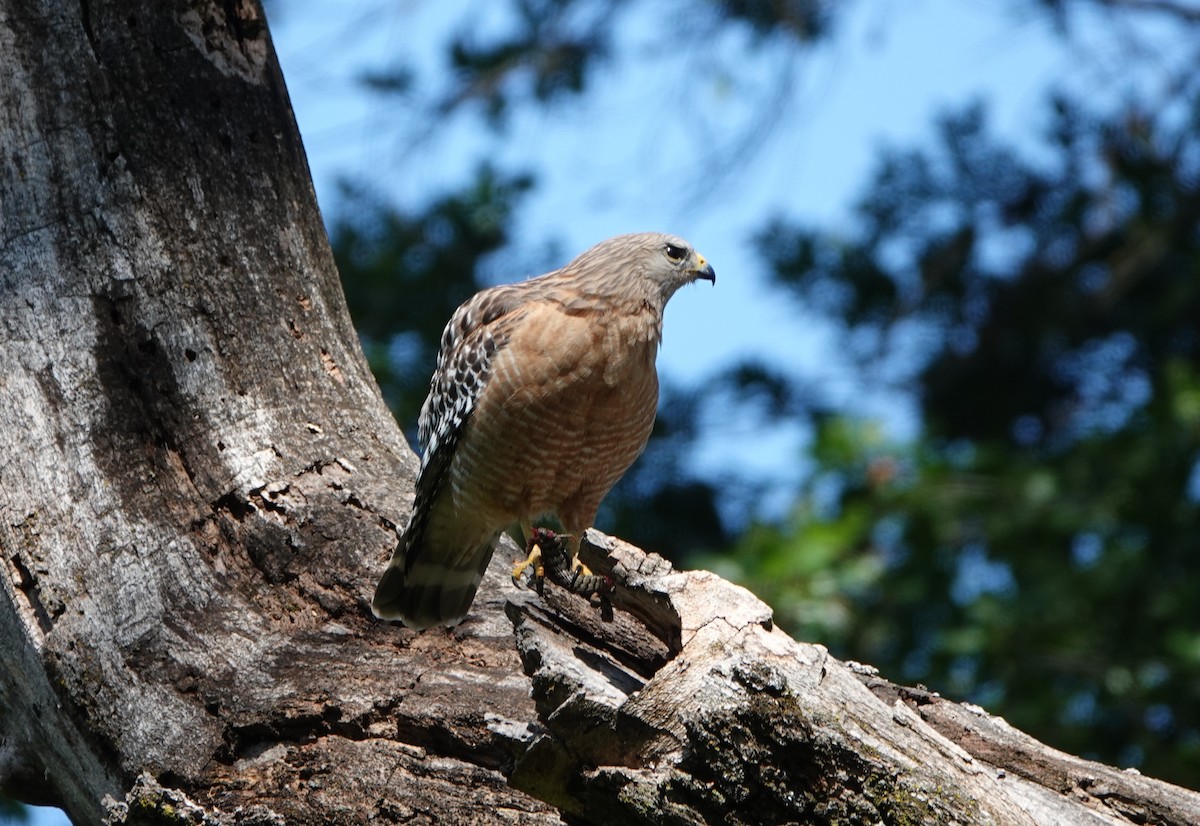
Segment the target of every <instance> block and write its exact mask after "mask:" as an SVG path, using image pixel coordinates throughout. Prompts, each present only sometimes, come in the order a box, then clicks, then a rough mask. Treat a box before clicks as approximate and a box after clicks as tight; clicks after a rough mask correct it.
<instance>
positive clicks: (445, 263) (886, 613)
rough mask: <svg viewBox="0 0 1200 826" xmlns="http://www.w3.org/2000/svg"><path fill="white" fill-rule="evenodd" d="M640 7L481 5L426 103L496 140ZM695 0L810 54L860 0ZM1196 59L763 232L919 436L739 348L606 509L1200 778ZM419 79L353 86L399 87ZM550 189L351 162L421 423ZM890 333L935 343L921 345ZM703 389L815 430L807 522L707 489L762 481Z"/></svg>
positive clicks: (353, 284)
mask: <svg viewBox="0 0 1200 826" xmlns="http://www.w3.org/2000/svg"><path fill="white" fill-rule="evenodd" d="M643 2H644V3H652V2H654V0H643ZM1009 4H1010V5H1011V6H1012V7H1013V8H1014V10H1017V11H1024V12H1027V13H1041V14H1043V15H1046V16H1048V18H1049V19H1050V20H1051V22H1052V23H1053V24H1055V25H1056V27H1057V31H1058V32H1059V33H1060V35H1061V37H1063V38H1064V39H1065V40H1069V39H1070V38H1071V37H1072V20H1073V18H1072V9H1073V8H1075V7H1088V6H1091V7H1102V8H1104V9H1107V10H1108V11H1109V12H1110V13H1111V14H1113V15H1134V16H1153V17H1154V18H1155V19H1156V20H1157V21H1158V22H1160V23H1162V24H1163V25H1167V26H1173V27H1176V28H1177V29H1178V34H1179V37H1180V38H1182V39H1184V42H1186V39H1187V38H1191V42H1193V43H1197V44H1200V12H1197V11H1196V10H1195V9H1194V6H1193V5H1191V4H1188V3H1183V2H1179V3H1174V2H1170V0H1158V1H1156V2H1145V0H1077V2H1076V3H1072V4H1068V3H1065V2H1062V0H1009ZM635 5H637V4H627V3H617V2H615V0H508V2H507V6H508V7H509V11H510V12H511V18H512V20H514V21H515V23H514V26H513V27H512V28H511V30H509V31H507V32H502V33H496V32H495V31H491V32H490V33H488V34H487V35H485V34H484V33H482V32H478V31H474V30H472V29H471V27H470V26H469V25H467V26H464V28H463V29H462V30H461V31H460V32H459V33H458V34H456V35H455V36H454V37H453V38H452V39H451V40H450V41H449V42H446V43H445V44H444V48H445V50H446V54H447V56H448V65H449V66H451V67H452V78H451V82H450V83H449V86H448V87H446V88H443V89H441V90H440V91H439V92H438V93H437V105H436V106H435V107H432V108H430V109H428V110H427V116H428V117H429V118H430V125H429V128H430V129H431V130H436V129H437V128H439V122H440V120H439V119H441V118H444V117H446V116H448V115H449V114H450V113H453V112H456V111H459V110H460V109H462V108H464V107H471V108H473V109H474V110H475V111H476V112H477V113H478V114H479V115H480V116H481V117H482V118H483V120H484V121H485V122H486V123H487V124H488V125H489V128H490V129H491V130H493V135H494V137H495V140H496V141H497V142H502V141H503V140H504V134H505V132H504V130H505V119H506V116H507V114H508V113H510V112H511V111H513V110H514V109H515V108H516V107H525V106H546V107H553V106H558V105H560V104H561V102H562V101H563V100H564V99H566V98H569V97H571V96H576V95H586V94H588V92H589V89H590V88H592V86H591V84H592V83H593V81H594V78H595V77H596V76H597V74H598V73H600V72H602V71H604V68H605V65H606V62H607V61H608V60H610V59H611V56H612V55H613V53H614V49H616V48H617V46H616V45H615V44H614V36H613V32H614V30H615V28H616V27H618V26H619V25H620V20H621V15H622V14H627V13H628V10H629V8H630V7H631V6H635ZM658 5H659V6H662V7H663V8H664V10H665V9H666V4H664V3H662V2H658ZM689 8H690V9H693V10H694V11H695V14H694V15H692V16H690V17H688V18H687V19H686V20H685V19H683V18H678V20H679V21H680V25H682V26H684V27H685V28H686V29H687V32H688V33H695V32H700V31H705V30H716V29H719V28H739V29H741V30H743V31H744V32H745V33H746V34H747V35H748V37H747V39H746V43H747V44H749V45H748V46H747V48H753V46H754V44H756V43H761V42H763V41H765V40H768V39H769V40H771V41H772V42H774V43H785V44H788V48H790V49H793V50H796V51H802V50H805V49H808V48H811V47H812V46H813V45H814V44H816V43H820V42H823V41H826V40H828V39H830V38H834V37H836V36H837V23H838V20H839V15H840V14H842V13H844V12H843V7H842V5H841V4H835V3H829V2H818V0H762V1H761V2H728V1H727V0H709V2H706V3H700V4H695V5H694V6H693V7H689ZM664 13H665V12H664ZM1191 57H1192V60H1191V62H1190V63H1188V64H1187V65H1183V66H1178V67H1175V69H1176V72H1175V74H1174V75H1173V76H1172V77H1171V78H1170V79H1169V80H1170V82H1168V83H1165V84H1161V85H1160V87H1159V88H1161V89H1165V90H1166V91H1164V92H1163V93H1162V96H1161V98H1160V99H1154V100H1127V101H1123V102H1117V101H1108V102H1107V103H1106V104H1105V105H1104V106H1103V107H1101V106H1099V105H1098V104H1095V103H1094V102H1090V101H1080V100H1076V99H1073V98H1072V97H1071V95H1069V94H1067V93H1053V94H1050V95H1048V99H1047V103H1046V108H1047V114H1046V117H1045V118H1044V120H1043V121H1042V124H1043V126H1044V134H1043V140H1042V144H1041V147H1040V151H1039V152H1037V153H1036V157H1030V155H1031V153H1029V152H1025V153H1022V152H1020V151H1018V150H1017V149H1015V148H1013V147H1011V146H1005V145H1003V143H1002V142H1001V141H999V140H998V139H997V138H995V137H994V136H993V135H992V134H991V133H990V132H989V129H988V122H987V112H986V109H985V108H984V107H983V106H982V105H980V104H975V103H971V104H967V105H965V106H964V107H963V108H961V109H960V110H958V111H955V112H952V113H949V114H946V115H945V116H943V118H942V119H941V121H940V123H939V124H938V125H937V135H938V139H937V141H936V142H935V144H934V145H931V146H922V147H918V148H910V149H897V148H892V149H888V150H886V151H885V152H883V153H882V155H881V157H880V159H879V162H878V166H877V170H876V172H875V175H874V177H873V179H872V180H871V181H870V182H869V183H868V185H867V186H866V188H865V190H864V192H863V195H862V196H861V198H860V200H859V203H858V206H857V209H856V211H855V215H854V220H853V221H852V222H851V223H850V224H849V225H847V226H840V227H813V226H802V225H797V224H796V223H795V222H794V220H793V219H791V218H789V217H788V216H786V215H784V216H779V217H776V218H775V219H773V220H769V221H768V220H766V219H764V226H763V228H762V230H761V232H760V233H759V235H758V237H757V239H756V240H757V243H756V244H755V248H756V249H759V250H763V251H765V258H764V260H763V262H762V263H763V264H764V266H765V268H766V271H767V272H768V273H769V275H770V277H771V278H772V280H773V282H774V283H775V285H776V286H777V288H778V289H779V290H780V291H782V292H783V293H784V294H786V295H787V296H789V297H790V300H795V301H797V302H802V303H803V304H804V305H805V306H807V307H817V308H820V309H821V310H822V311H823V312H824V313H826V314H827V315H828V316H829V317H830V318H833V319H836V320H837V321H838V323H839V324H840V329H841V331H842V335H843V337H844V351H845V352H847V353H849V354H851V355H852V356H853V362H854V364H855V365H856V369H857V371H858V372H859V374H860V376H859V380H860V382H863V383H870V384H872V385H880V386H884V387H887V388H890V389H891V390H892V391H893V392H894V393H896V394H897V395H898V396H900V395H904V396H908V397H910V398H914V399H915V401H916V404H917V407H918V408H919V412H920V432H919V434H918V435H917V436H916V437H914V438H911V439H904V440H900V439H898V438H897V437H895V436H893V435H891V434H889V433H888V432H887V431H886V429H885V428H884V427H883V426H882V425H881V424H880V423H878V422H874V421H871V420H869V419H865V418H863V417H861V416H859V415H856V412H855V410H854V409H852V407H850V406H847V405H840V406H837V405H832V404H830V403H828V402H827V401H824V400H823V397H822V395H821V393H820V391H819V388H818V389H816V390H814V389H813V388H812V387H801V386H799V385H798V383H797V382H796V380H794V379H790V378H787V377H786V374H785V373H784V372H783V371H781V370H779V369H778V366H777V365H771V364H745V365H739V366H737V367H735V368H732V369H729V370H726V371H724V372H722V373H721V374H719V375H715V376H712V377H711V379H710V380H708V381H706V382H704V383H703V384H701V385H698V386H695V387H677V386H668V387H666V388H664V398H663V405H662V410H661V413H660V420H659V423H658V425H657V427H656V429H655V433H654V437H653V439H652V441H651V444H650V447H649V448H648V449H647V453H646V455H645V456H644V457H643V458H642V459H641V460H640V461H639V463H638V464H636V465H635V469H634V470H633V471H632V472H631V473H630V474H629V475H628V476H627V478H626V479H625V480H623V481H622V483H621V484H620V485H619V486H618V488H617V489H616V490H615V491H614V492H613V495H612V496H611V497H610V499H609V501H608V503H606V511H605V512H604V513H603V514H602V519H601V526H602V527H604V528H606V529H608V530H611V531H613V532H616V533H619V534H621V535H623V536H625V537H627V538H629V539H630V540H632V541H634V542H638V543H639V544H643V545H644V546H646V547H648V548H650V549H653V550H658V551H660V552H664V553H666V554H667V555H669V556H671V557H673V558H674V559H675V560H676V561H680V562H683V563H684V564H689V565H705V566H709V567H713V568H715V569H717V570H719V571H720V572H722V573H724V574H727V575H730V576H733V577H734V578H736V579H738V580H740V581H743V582H744V583H746V584H747V585H748V586H749V587H751V588H752V589H754V590H755V591H756V592H758V593H759V594H760V595H761V596H763V597H764V598H765V599H766V600H767V601H768V602H769V603H770V604H772V605H773V606H774V608H775V609H776V612H777V618H778V621H779V623H780V624H781V625H782V626H783V627H785V628H787V629H788V630H789V631H791V632H793V633H795V634H797V635H799V636H801V637H803V638H805V639H811V640H815V641H820V642H824V643H826V644H827V645H828V646H829V647H830V649H831V650H832V651H833V652H834V653H835V654H837V655H838V656H842V657H846V658H853V659H858V660H862V661H865V662H870V663H872V664H874V665H877V666H878V667H880V668H881V669H882V670H883V671H884V673H886V674H887V675H888V676H890V677H893V678H896V679H907V680H912V681H920V682H923V683H926V684H928V685H929V686H931V687H933V688H935V689H937V690H941V691H943V692H944V693H946V694H948V695H952V696H954V697H955V698H963V699H971V700H975V701H977V702H980V703H982V704H984V705H986V706H987V707H988V708H989V710H991V711H993V712H994V713H998V714H1001V715H1004V716H1006V717H1008V718H1009V720H1010V721H1011V722H1012V723H1014V724H1015V725H1017V726H1019V727H1021V728H1024V729H1026V730H1028V731H1030V732H1031V733H1033V734H1034V735H1036V736H1039V737H1041V738H1042V739H1045V740H1046V741H1048V742H1050V743H1052V744H1054V745H1057V746H1059V747H1061V748H1063V749H1065V750H1068V751H1072V752H1076V753H1081V754H1085V755H1089V756H1094V757H1096V758H1097V759H1101V760H1104V761H1106V762H1110V763H1117V764H1121V765H1133V766H1138V767H1140V768H1141V769H1142V770H1143V771H1145V772H1147V773H1149V774H1153V775H1155V776H1159V777H1162V778H1164V779H1168V780H1173V781H1175V782H1178V783H1181V784H1183V785H1187V786H1190V787H1192V788H1195V787H1198V786H1200V464H1198V463H1200V72H1198V71H1197V60H1195V58H1197V57H1200V49H1198V50H1196V51H1195V52H1194V53H1193V54H1192V55H1191ZM1131 59H1135V58H1131ZM415 82H416V81H415V80H414V79H413V77H412V76H411V75H409V74H407V73H406V72H405V71H404V70H396V71H395V73H393V74H391V75H388V74H386V73H383V74H379V75H373V76H371V77H369V78H365V79H364V83H368V84H370V85H371V86H372V88H373V89H376V90H380V89H384V90H390V91H394V92H395V93H396V94H398V95H401V100H403V99H404V97H403V96H406V95H410V94H411V92H412V87H413V84H414V83H415ZM536 186H537V178H536V170H528V169H522V170H502V169H498V168H494V167H490V166H484V167H480V168H479V170H478V172H477V175H476V178H475V181H474V182H473V183H472V184H471V185H469V186H468V187H466V188H464V189H463V190H462V191H459V192H453V193H449V194H441V195H438V196H437V197H435V198H433V199H432V200H431V201H429V202H428V203H426V204H423V205H420V206H418V207H411V208H400V207H397V206H395V205H393V204H391V203H390V202H389V201H388V199H386V198H384V197H382V196H380V195H379V194H378V193H372V192H370V191H369V190H367V189H366V188H364V187H362V186H360V185H357V184H355V183H351V184H350V185H348V187H347V190H346V193H345V196H346V197H345V198H344V203H343V206H342V208H341V209H340V211H339V212H338V215H337V217H336V218H335V219H334V220H333V221H332V222H331V224H332V225H331V237H332V241H333V245H334V250H335V254H336V256H337V259H338V263H339V266H340V267H341V271H342V275H343V279H344V282H345V285H346V291H347V296H348V299H349V301H350V306H351V311H352V313H353V314H354V316H355V319H356V322H357V324H358V327H359V330H360V332H361V334H362V337H363V341H364V344H365V346H366V349H367V352H368V355H369V357H370V359H371V362H372V365H373V366H374V368H375V370H376V373H377V375H378V376H379V378H380V382H381V385H382V386H383V389H384V393H385V396H386V397H387V398H388V400H389V401H390V402H391V403H392V405H393V407H394V409H395V411H396V415H397V418H398V419H399V421H400V422H401V423H402V425H403V426H405V427H406V428H407V429H408V430H409V431H410V433H411V431H412V430H413V429H415V422H416V417H417V411H418V410H419V407H420V403H421V400H422V399H423V397H424V394H425V391H426V389H427V381H428V376H429V374H430V372H431V370H432V366H433V359H434V354H435V352H436V347H437V338H438V335H439V334H440V331H441V327H442V325H443V324H444V323H445V321H446V320H447V319H448V318H449V316H450V313H451V312H452V310H453V309H454V307H455V306H457V304H458V303H460V302H461V301H462V300H463V299H465V298H466V297H467V296H468V295H470V294H471V293H472V292H473V291H474V290H475V289H477V288H478V287H480V286H482V285H483V283H484V281H485V280H486V279H485V277H484V273H485V269H486V268H485V267H484V264H485V263H486V261H487V259H488V256H490V255H492V254H493V253H495V252H496V251H498V250H501V249H503V248H504V247H505V246H506V245H507V244H508V243H509V242H510V241H511V240H512V239H511V237H510V236H511V231H512V229H511V228H512V220H513V216H514V215H515V214H516V213H517V212H518V211H519V210H520V209H521V204H522V198H523V197H524V196H525V195H526V194H527V193H528V192H530V191H531V190H532V188H534V187H536ZM530 271H531V272H533V271H538V270H530ZM897 349H903V350H904V351H905V352H911V353H915V354H916V355H915V356H914V357H913V358H911V359H909V361H910V362H911V363H909V364H907V365H906V366H905V367H904V368H903V369H897V368H896V367H895V364H894V361H895V360H894V359H892V358H890V355H891V354H892V353H893V352H895V351H896V350H897ZM714 410H715V411H718V412H720V413H721V414H722V415H726V416H730V415H734V412H733V411H737V412H736V415H738V416H743V417H748V420H751V421H755V422H757V423H759V424H760V425H761V426H763V427H770V426H773V425H777V424H781V423H784V422H789V421H795V420H797V419H803V420H806V421H810V422H812V424H813V427H814V433H815V435H814V437H813V440H812V443H811V446H810V448H809V453H808V455H807V456H806V457H799V456H798V457H797V459H796V461H797V463H800V462H802V461H807V462H809V463H811V464H812V466H813V468H814V470H813V472H812V473H810V474H809V475H808V476H807V477H806V479H805V481H804V483H803V484H802V486H801V489H800V490H799V491H798V493H797V498H796V502H795V505H794V507H793V508H792V509H791V512H790V514H789V515H788V516H786V517H785V518H783V519H778V520H763V519H761V518H759V519H757V520H754V521H752V522H749V523H747V522H746V521H743V522H740V523H737V522H735V521H734V520H730V519H729V518H728V515H727V514H728V511H727V510H722V509H721V508H720V507H718V505H720V504H724V505H725V506H726V508H727V507H728V503H729V502H731V501H732V502H746V503H749V502H752V501H753V500H754V499H755V497H756V496H758V495H759V494H760V493H761V492H762V491H761V483H756V482H755V480H753V479H749V478H722V479H714V478H703V477H700V476H697V475H696V474H694V473H691V472H689V471H688V467H689V464H688V463H687V462H686V461H685V460H686V457H687V456H688V455H689V454H690V453H691V452H692V451H694V450H695V449H696V448H697V445H698V444H699V443H700V442H701V441H702V439H703V438H704V433H703V427H702V421H703V420H704V417H705V415H706V412H711V411H714ZM756 484H758V485H759V486H758V487H756ZM746 512H747V514H750V515H754V514H753V509H752V508H749V507H747V508H746ZM723 513H724V514H726V516H725V517H724V518H723V517H722V514H723Z"/></svg>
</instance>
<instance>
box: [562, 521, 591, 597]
mask: <svg viewBox="0 0 1200 826" xmlns="http://www.w3.org/2000/svg"><path fill="white" fill-rule="evenodd" d="M567 540H568V542H569V547H570V550H571V562H570V565H569V570H570V571H571V586H570V587H571V589H572V590H574V588H575V582H576V581H577V580H578V579H579V578H580V577H581V576H582V577H590V576H592V572H591V570H589V569H588V566H586V565H584V564H583V561H582V560H580V558H579V546H580V537H579V535H578V534H571V535H570V536H569V537H568V538H567Z"/></svg>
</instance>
